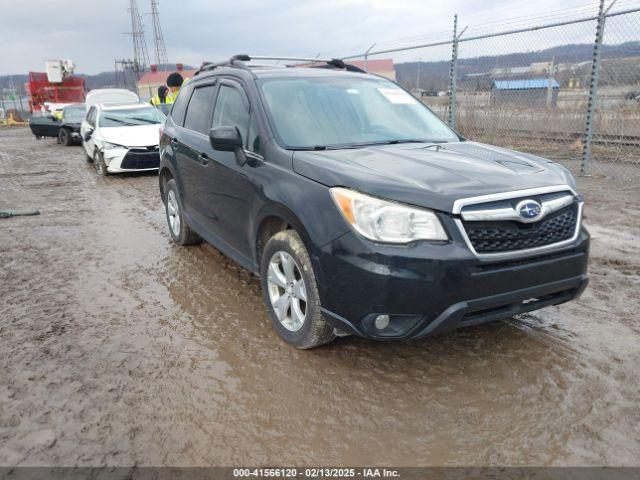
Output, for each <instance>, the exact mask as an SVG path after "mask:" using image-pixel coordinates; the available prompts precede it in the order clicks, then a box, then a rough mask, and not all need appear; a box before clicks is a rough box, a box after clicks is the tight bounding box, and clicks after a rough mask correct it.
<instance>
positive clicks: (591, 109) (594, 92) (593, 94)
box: [580, 0, 615, 176]
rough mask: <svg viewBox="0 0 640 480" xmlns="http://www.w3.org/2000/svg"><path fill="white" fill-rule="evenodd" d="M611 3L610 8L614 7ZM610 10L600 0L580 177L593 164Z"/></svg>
mask: <svg viewBox="0 0 640 480" xmlns="http://www.w3.org/2000/svg"><path fill="white" fill-rule="evenodd" d="M614 3H615V1H614V2H611V5H610V6H609V8H611V7H612V6H613V4H614ZM609 8H608V9H607V10H606V11H605V10H604V0H600V8H599V10H598V21H597V24H596V42H595V43H594V45H593V61H592V63H591V81H590V84H589V100H588V101H587V123H586V126H585V132H584V146H583V148H582V163H581V165H580V175H581V176H584V175H586V174H587V168H588V166H589V164H590V163H591V142H592V139H593V116H594V114H595V107H596V99H597V96H598V76H599V74H600V51H601V50H602V39H603V37H604V24H605V20H606V18H607V17H606V14H607V12H608V11H609Z"/></svg>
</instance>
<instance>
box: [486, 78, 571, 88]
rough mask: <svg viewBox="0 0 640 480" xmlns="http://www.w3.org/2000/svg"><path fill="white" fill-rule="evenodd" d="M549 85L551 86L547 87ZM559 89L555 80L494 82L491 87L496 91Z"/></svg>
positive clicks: (529, 79)
mask: <svg viewBox="0 0 640 480" xmlns="http://www.w3.org/2000/svg"><path fill="white" fill-rule="evenodd" d="M549 83H551V85H549ZM549 86H551V88H560V84H559V83H558V82H557V81H556V79H555V78H551V79H549V78H527V79H524V80H494V81H493V87H494V88H496V89H497V90H536V89H542V88H549Z"/></svg>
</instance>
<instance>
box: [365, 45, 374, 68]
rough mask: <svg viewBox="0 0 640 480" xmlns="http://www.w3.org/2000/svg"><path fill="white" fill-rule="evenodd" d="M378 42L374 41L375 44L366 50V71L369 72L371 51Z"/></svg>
mask: <svg viewBox="0 0 640 480" xmlns="http://www.w3.org/2000/svg"><path fill="white" fill-rule="evenodd" d="M375 46H376V44H375V43H374V44H373V45H371V46H370V47H369V48H368V49H367V51H366V52H364V71H365V72H367V73H369V52H370V51H371V50H372V49H373V47H375Z"/></svg>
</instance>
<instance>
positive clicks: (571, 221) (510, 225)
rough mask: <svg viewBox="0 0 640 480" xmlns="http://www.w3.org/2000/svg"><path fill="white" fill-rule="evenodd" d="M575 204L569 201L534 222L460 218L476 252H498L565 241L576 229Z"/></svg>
mask: <svg viewBox="0 0 640 480" xmlns="http://www.w3.org/2000/svg"><path fill="white" fill-rule="evenodd" d="M577 221H578V204H577V203H575V202H574V203H573V204H572V205H569V206H568V207H565V208H563V209H561V210H558V211H557V212H554V213H553V214H551V215H548V216H547V217H545V218H543V219H542V220H540V221H538V222H535V223H521V222H517V221H481V222H476V221H463V222H462V224H463V225H464V229H465V231H466V232H467V236H468V237H469V241H470V242H471V245H473V248H474V249H475V251H476V252H477V253H502V252H511V251H516V250H526V249H530V248H535V247H543V246H546V245H552V244H554V243H558V242H562V241H563V240H569V239H570V238H572V237H573V235H574V233H575V231H576V222H577Z"/></svg>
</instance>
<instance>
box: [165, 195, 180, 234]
mask: <svg viewBox="0 0 640 480" xmlns="http://www.w3.org/2000/svg"><path fill="white" fill-rule="evenodd" d="M167 220H169V228H170V229H171V232H172V233H173V235H174V236H176V237H179V236H180V206H179V205H178V199H177V198H176V194H175V192H174V191H173V190H169V193H168V194H167Z"/></svg>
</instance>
